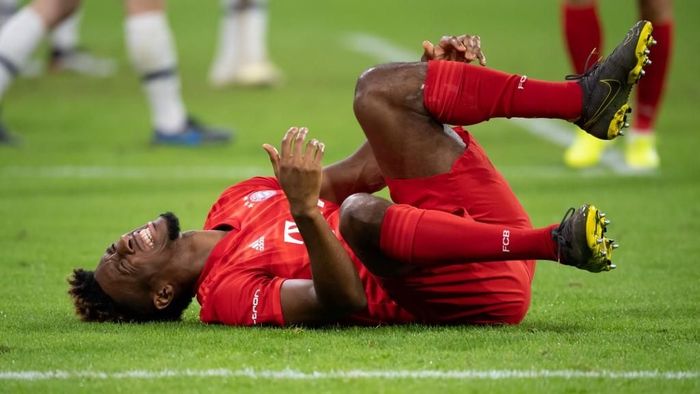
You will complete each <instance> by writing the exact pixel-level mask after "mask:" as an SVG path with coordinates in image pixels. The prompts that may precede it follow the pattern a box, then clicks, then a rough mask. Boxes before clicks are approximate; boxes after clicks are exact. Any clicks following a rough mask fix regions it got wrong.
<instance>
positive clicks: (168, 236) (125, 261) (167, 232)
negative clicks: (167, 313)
mask: <svg viewBox="0 0 700 394" xmlns="http://www.w3.org/2000/svg"><path fill="white" fill-rule="evenodd" d="M179 232H180V229H179V225H178V220H177V217H176V216H175V215H173V214H165V215H162V216H159V217H158V218H157V219H155V220H154V221H151V222H148V223H146V224H145V225H143V226H141V227H138V228H136V229H134V230H132V231H130V232H128V233H126V234H124V235H122V236H121V237H120V238H119V239H117V240H116V241H115V242H114V243H112V244H111V245H109V247H107V250H105V253H104V255H103V256H102V258H101V259H100V263H99V264H98V266H97V269H96V270H95V279H96V280H97V282H98V283H99V284H100V287H101V288H102V290H104V291H105V293H107V295H109V296H110V297H111V298H112V299H113V300H114V301H115V302H117V303H118V304H121V305H125V306H129V307H130V308H133V309H135V310H137V311H140V312H143V313H147V312H148V311H150V310H152V307H153V302H152V290H153V288H154V287H155V286H157V285H158V283H156V282H158V281H159V280H160V279H163V278H162V273H163V272H164V271H165V268H166V267H167V266H168V265H169V264H170V263H171V261H172V260H173V258H174V257H175V256H174V249H175V248H174V244H175V243H176V241H177V239H178V237H179ZM159 274H160V275H159Z"/></svg>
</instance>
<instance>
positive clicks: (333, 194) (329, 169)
mask: <svg viewBox="0 0 700 394" xmlns="http://www.w3.org/2000/svg"><path fill="white" fill-rule="evenodd" d="M385 186H386V184H385V183H384V177H383V176H382V173H381V171H380V170H379V165H378V164H377V160H376V159H375V157H374V153H373V152H372V148H371V147H370V145H369V143H367V141H365V142H364V143H363V144H362V146H360V148H359V149H358V150H356V151H355V152H354V153H353V154H352V155H350V156H349V157H347V158H346V159H344V160H341V161H339V162H337V163H334V164H331V165H329V166H326V167H324V168H323V178H322V183H321V192H320V196H321V198H323V199H324V200H328V201H333V202H335V203H336V204H341V203H342V202H343V201H344V200H345V199H346V198H347V197H348V196H350V195H351V194H355V193H369V194H372V193H374V192H376V191H379V190H381V189H383V188H384V187H385Z"/></svg>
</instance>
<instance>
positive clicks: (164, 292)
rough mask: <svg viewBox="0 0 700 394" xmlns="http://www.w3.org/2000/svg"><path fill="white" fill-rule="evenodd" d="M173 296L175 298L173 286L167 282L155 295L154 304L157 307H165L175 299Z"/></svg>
mask: <svg viewBox="0 0 700 394" xmlns="http://www.w3.org/2000/svg"><path fill="white" fill-rule="evenodd" d="M173 298H175V291H174V290H173V286H172V285H170V284H165V285H163V286H161V288H160V289H159V290H158V291H157V292H156V293H155V294H154V295H153V305H155V307H156V309H159V310H161V309H165V308H167V307H168V305H170V303H171V302H172V301H173Z"/></svg>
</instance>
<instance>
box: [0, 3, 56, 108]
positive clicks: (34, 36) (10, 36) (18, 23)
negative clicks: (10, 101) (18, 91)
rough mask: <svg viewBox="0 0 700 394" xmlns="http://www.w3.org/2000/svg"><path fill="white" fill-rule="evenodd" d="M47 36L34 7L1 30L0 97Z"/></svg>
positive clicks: (22, 11)
mask: <svg viewBox="0 0 700 394" xmlns="http://www.w3.org/2000/svg"><path fill="white" fill-rule="evenodd" d="M45 34H46V26H45V25H44V21H43V20H42V19H41V17H40V16H39V14H37V13H36V12H35V11H34V9H32V7H24V8H23V9H22V10H21V11H19V12H18V13H17V14H15V16H13V17H12V18H11V19H10V20H9V21H8V22H7V23H6V24H5V26H3V28H2V30H0V63H2V64H0V97H2V96H3V95H4V94H5V91H6V90H7V88H8V86H9V85H10V83H11V82H12V80H13V79H14V78H15V76H16V75H17V72H18V71H19V70H21V69H22V67H23V66H24V64H25V63H26V61H27V59H28V58H29V56H30V55H31V54H32V52H34V49H36V47H37V45H39V42H40V41H41V39H42V38H43V37H44V35H45Z"/></svg>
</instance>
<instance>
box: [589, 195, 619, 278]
mask: <svg viewBox="0 0 700 394" xmlns="http://www.w3.org/2000/svg"><path fill="white" fill-rule="evenodd" d="M587 209H588V212H587V215H586V242H587V244H588V247H589V248H590V250H591V253H592V254H591V257H590V259H589V260H588V264H587V265H588V267H589V268H590V269H589V271H593V272H601V271H610V270H613V269H615V268H616V266H615V265H614V264H613V263H612V252H613V250H614V249H616V248H617V244H615V243H614V241H613V240H611V239H608V238H606V237H605V232H606V231H607V226H608V224H610V221H609V220H608V219H607V218H606V217H605V214H604V213H602V212H600V211H599V210H598V208H596V207H595V206H594V205H589V206H588V208H587Z"/></svg>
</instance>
